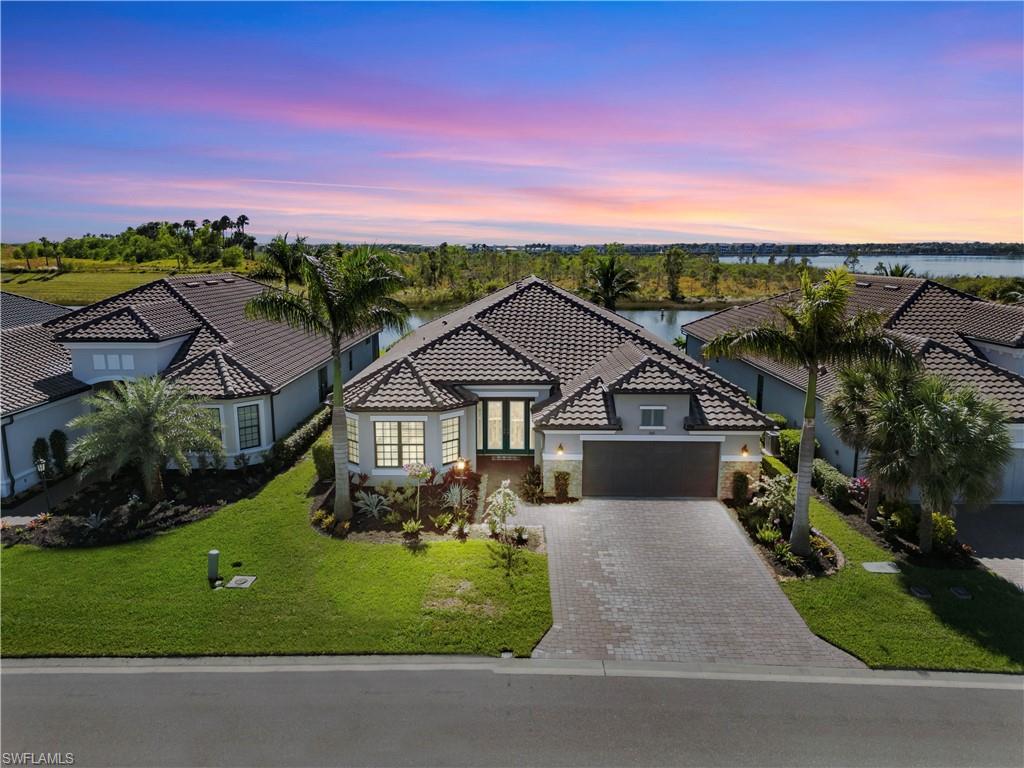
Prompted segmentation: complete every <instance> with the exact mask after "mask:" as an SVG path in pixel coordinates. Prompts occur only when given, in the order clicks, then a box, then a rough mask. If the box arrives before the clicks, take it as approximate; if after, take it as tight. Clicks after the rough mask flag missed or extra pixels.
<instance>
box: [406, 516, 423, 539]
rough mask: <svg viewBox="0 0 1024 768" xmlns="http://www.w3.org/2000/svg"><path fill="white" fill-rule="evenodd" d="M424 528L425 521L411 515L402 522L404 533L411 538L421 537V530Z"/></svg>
mask: <svg viewBox="0 0 1024 768" xmlns="http://www.w3.org/2000/svg"><path fill="white" fill-rule="evenodd" d="M422 530H423V522H422V521H420V520H417V519H416V518H415V517H411V518H409V519H408V520H406V521H405V522H404V523H402V533H403V534H404V535H406V536H408V537H409V538H410V539H417V538H419V535H420V532H421V531H422Z"/></svg>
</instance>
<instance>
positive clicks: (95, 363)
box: [92, 355, 107, 371]
mask: <svg viewBox="0 0 1024 768" xmlns="http://www.w3.org/2000/svg"><path fill="white" fill-rule="evenodd" d="M92 367H93V368H94V369H95V370H97V371H105V370H107V356H106V355H93V356H92Z"/></svg>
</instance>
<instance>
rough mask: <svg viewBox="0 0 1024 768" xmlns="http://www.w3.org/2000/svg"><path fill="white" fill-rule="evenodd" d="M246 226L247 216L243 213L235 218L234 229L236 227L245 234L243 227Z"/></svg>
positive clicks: (247, 222)
mask: <svg viewBox="0 0 1024 768" xmlns="http://www.w3.org/2000/svg"><path fill="white" fill-rule="evenodd" d="M247 226H249V217H248V216H246V215H245V214H244V213H243V214H242V215H241V216H239V217H238V218H237V219H235V229H237V230H238V231H239V232H241V233H242V234H243V235H244V234H245V228H246V227H247Z"/></svg>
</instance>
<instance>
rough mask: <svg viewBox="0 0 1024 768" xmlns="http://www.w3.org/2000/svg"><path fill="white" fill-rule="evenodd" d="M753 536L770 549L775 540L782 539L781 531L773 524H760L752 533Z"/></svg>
mask: <svg viewBox="0 0 1024 768" xmlns="http://www.w3.org/2000/svg"><path fill="white" fill-rule="evenodd" d="M754 538H755V539H757V540H758V541H759V542H761V543H762V544H764V545H765V546H766V547H768V548H769V549H771V548H772V547H774V546H775V542H777V541H779V540H781V539H782V531H780V530H779V529H778V528H776V527H775V526H774V525H762V526H760V527H759V528H758V529H757V531H756V532H755V533H754Z"/></svg>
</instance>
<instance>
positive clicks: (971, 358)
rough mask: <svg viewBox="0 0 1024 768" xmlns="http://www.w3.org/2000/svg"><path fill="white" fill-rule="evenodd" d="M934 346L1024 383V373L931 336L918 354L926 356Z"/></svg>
mask: <svg viewBox="0 0 1024 768" xmlns="http://www.w3.org/2000/svg"><path fill="white" fill-rule="evenodd" d="M932 347H938V348H939V349H941V350H942V351H943V352H948V353H950V354H952V355H955V356H956V357H959V358H962V359H964V360H966V361H968V362H971V363H977V364H979V365H981V366H982V367H984V368H990V369H992V370H993V371H994V372H996V373H1001V374H1003V375H1005V376H1007V377H1008V378H1011V379H1015V380H1017V381H1019V382H1021V383H1022V384H1024V375H1021V374H1019V373H1017V372H1016V371H1011V370H1010V369H1009V368H1003V367H1002V366H1001V365H996V364H995V363H993V362H991V361H989V360H986V359H985V358H983V357H976V356H974V355H968V354H967V353H966V352H961V351H960V350H959V349H954V348H953V347H951V346H949V345H948V344H943V343H942V342H941V341H937V340H935V339H931V338H929V339H928V341H927V342H926V343H925V344H923V345H922V346H921V351H920V352H918V355H919V356H920V357H924V355H925V354H926V353H927V351H928V350H929V349H931V348H932Z"/></svg>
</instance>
